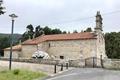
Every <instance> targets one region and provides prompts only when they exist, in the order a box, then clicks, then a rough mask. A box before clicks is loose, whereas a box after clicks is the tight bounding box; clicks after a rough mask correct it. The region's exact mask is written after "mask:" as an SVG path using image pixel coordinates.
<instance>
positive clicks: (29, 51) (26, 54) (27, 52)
mask: <svg viewBox="0 0 120 80" xmlns="http://www.w3.org/2000/svg"><path fill="white" fill-rule="evenodd" d="M36 51H37V45H22V56H21V57H22V58H31V57H32V55H33V54H34V52H36Z"/></svg>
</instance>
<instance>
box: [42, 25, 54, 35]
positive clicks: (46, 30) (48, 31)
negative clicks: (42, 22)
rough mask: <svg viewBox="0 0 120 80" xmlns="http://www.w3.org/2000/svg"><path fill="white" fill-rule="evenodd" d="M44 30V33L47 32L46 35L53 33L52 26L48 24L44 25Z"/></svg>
mask: <svg viewBox="0 0 120 80" xmlns="http://www.w3.org/2000/svg"><path fill="white" fill-rule="evenodd" d="M43 31H44V34H45V35H49V34H52V32H51V28H49V27H48V26H46V27H44V28H43Z"/></svg>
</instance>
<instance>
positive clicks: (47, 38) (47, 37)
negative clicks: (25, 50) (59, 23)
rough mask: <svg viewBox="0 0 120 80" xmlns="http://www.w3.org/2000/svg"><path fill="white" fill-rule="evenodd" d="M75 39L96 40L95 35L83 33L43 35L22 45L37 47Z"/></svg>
mask: <svg viewBox="0 0 120 80" xmlns="http://www.w3.org/2000/svg"><path fill="white" fill-rule="evenodd" d="M75 39H81V40H82V39H83V40H84V39H96V35H95V33H91V32H81V33H73V34H56V35H43V36H40V37H37V38H35V39H29V40H27V41H25V42H23V43H22V44H24V45H27V44H29V45H35V44H38V43H41V42H45V41H58V40H75Z"/></svg>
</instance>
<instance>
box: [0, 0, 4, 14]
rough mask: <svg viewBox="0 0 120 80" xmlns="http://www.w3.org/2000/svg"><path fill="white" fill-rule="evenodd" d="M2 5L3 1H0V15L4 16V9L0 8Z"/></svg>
mask: <svg viewBox="0 0 120 80" xmlns="http://www.w3.org/2000/svg"><path fill="white" fill-rule="evenodd" d="M2 3H3V1H2V0H0V15H2V14H4V13H5V12H4V11H3V10H4V7H3V6H2Z"/></svg>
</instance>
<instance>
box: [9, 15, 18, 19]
mask: <svg viewBox="0 0 120 80" xmlns="http://www.w3.org/2000/svg"><path fill="white" fill-rule="evenodd" d="M9 16H10V17H11V18H12V20H14V18H17V17H18V16H17V15H15V14H11V15H9Z"/></svg>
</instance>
